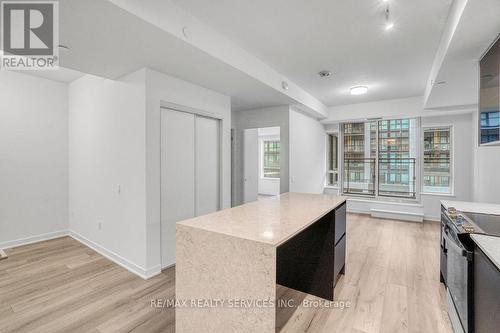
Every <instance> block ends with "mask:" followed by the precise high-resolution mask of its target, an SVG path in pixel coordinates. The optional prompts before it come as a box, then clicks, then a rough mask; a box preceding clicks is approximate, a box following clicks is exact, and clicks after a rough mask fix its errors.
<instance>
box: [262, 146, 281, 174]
mask: <svg viewBox="0 0 500 333" xmlns="http://www.w3.org/2000/svg"><path fill="white" fill-rule="evenodd" d="M262 168H263V171H262V175H263V177H264V178H280V142H279V141H277V140H273V141H268V140H266V141H264V142H263V157H262Z"/></svg>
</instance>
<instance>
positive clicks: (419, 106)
mask: <svg viewBox="0 0 500 333" xmlns="http://www.w3.org/2000/svg"><path fill="white" fill-rule="evenodd" d="M424 112H425V111H424V110H423V98H422V96H416V97H409V98H400V99H389V100H383V101H376V102H368V103H359V104H349V105H340V106H333V107H330V108H329V109H328V118H326V119H324V120H323V121H322V122H323V123H328V122H339V121H347V120H364V119H366V118H377V117H404V116H407V117H418V116H421V115H424Z"/></svg>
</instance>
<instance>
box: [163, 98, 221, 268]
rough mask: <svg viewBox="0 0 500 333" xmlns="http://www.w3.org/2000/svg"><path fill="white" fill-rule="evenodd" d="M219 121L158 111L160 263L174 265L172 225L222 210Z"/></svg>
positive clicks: (179, 111) (189, 114) (192, 114)
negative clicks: (159, 138) (159, 116)
mask: <svg viewBox="0 0 500 333" xmlns="http://www.w3.org/2000/svg"><path fill="white" fill-rule="evenodd" d="M220 122H221V120H220V119H216V118H212V117H207V116H204V115H200V114H196V113H191V112H185V111H182V110H175V109H170V108H162V109H161V213H160V214H161V227H160V228H161V262H162V268H165V267H168V266H171V265H173V264H174V263H175V223H176V222H178V221H181V220H185V219H189V218H193V217H195V216H200V215H204V214H208V213H212V212H215V211H217V210H219V209H220V208H221V184H220V182H221V149H220V147H221V134H220V128H221V124H220Z"/></svg>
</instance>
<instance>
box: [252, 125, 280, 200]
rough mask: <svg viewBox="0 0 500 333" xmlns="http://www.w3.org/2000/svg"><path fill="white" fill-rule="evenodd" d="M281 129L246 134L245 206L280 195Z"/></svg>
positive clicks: (259, 130) (253, 131)
mask: <svg viewBox="0 0 500 333" xmlns="http://www.w3.org/2000/svg"><path fill="white" fill-rule="evenodd" d="M280 160H281V142H280V127H262V128H251V129H245V130H244V132H243V202H244V203H248V202H252V201H256V200H258V199H264V198H266V197H270V196H276V195H279V194H280V176H281V173H280Z"/></svg>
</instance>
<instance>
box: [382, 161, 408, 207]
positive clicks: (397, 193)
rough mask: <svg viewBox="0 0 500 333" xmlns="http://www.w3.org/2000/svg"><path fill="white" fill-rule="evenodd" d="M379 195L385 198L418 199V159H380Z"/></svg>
mask: <svg viewBox="0 0 500 333" xmlns="http://www.w3.org/2000/svg"><path fill="white" fill-rule="evenodd" d="M378 165H379V167H378V169H379V172H378V195H379V196H385V197H398V198H410V199H414V198H415V197H416V170H415V165H416V159H415V158H379V160H378Z"/></svg>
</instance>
